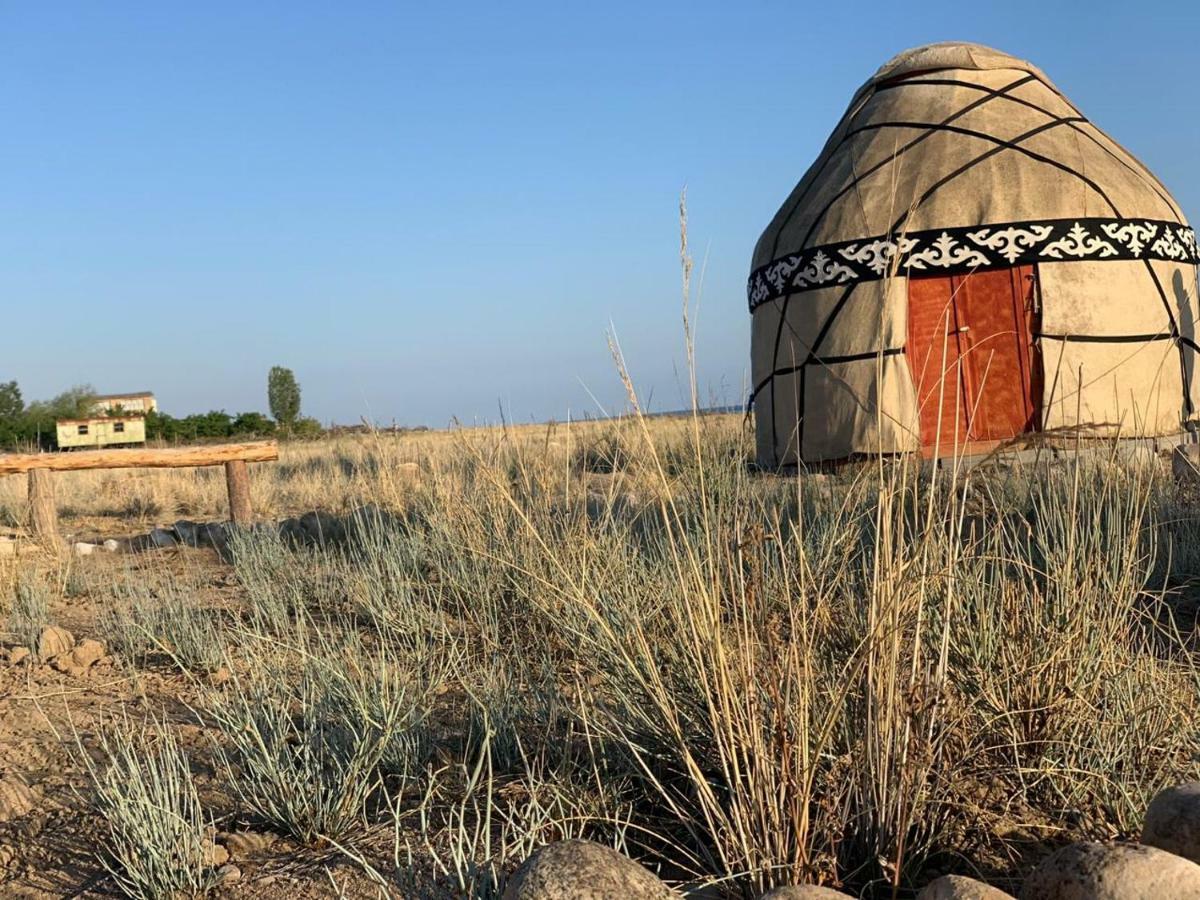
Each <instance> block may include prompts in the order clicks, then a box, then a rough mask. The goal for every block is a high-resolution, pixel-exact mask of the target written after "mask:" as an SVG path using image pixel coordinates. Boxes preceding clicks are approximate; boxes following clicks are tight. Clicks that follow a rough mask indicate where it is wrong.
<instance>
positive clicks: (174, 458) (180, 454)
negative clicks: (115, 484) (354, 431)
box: [0, 441, 279, 541]
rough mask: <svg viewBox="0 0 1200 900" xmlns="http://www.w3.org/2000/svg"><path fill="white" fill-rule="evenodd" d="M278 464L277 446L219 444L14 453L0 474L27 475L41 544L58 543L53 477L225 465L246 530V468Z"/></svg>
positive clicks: (235, 517) (233, 508) (0, 459)
mask: <svg viewBox="0 0 1200 900" xmlns="http://www.w3.org/2000/svg"><path fill="white" fill-rule="evenodd" d="M277 459H279V445H278V444H277V443H275V441H254V442H252V443H248V444H219V445H215V446H212V447H177V448H175V447H173V448H170V449H166V450H155V449H144V448H138V449H127V450H126V449H121V450H82V451H78V452H74V453H16V454H6V455H0V475H20V474H22V473H26V472H27V473H28V474H29V507H30V518H31V521H32V525H33V531H34V533H35V534H36V535H37V536H38V537H39V538H41V539H43V540H54V541H57V539H58V510H57V508H56V506H55V503H54V481H53V476H52V475H51V473H52V472H78V471H82V470H84V469H141V468H149V469H163V468H169V469H176V468H196V467H200V466H220V465H224V466H225V483H226V487H227V488H228V491H229V518H230V520H231V521H232V522H233V523H234V524H235V525H249V524H250V522H251V521H252V520H253V518H254V511H253V508H252V507H251V505H250V472H249V469H247V467H246V463H251V462H273V461H274V460H277Z"/></svg>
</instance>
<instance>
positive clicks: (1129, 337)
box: [1032, 331, 1175, 344]
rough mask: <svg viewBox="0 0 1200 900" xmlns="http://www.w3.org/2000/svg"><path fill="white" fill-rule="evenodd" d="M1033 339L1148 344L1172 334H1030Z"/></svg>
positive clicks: (1166, 339) (1166, 338)
mask: <svg viewBox="0 0 1200 900" xmlns="http://www.w3.org/2000/svg"><path fill="white" fill-rule="evenodd" d="M1032 337H1033V339H1034V340H1035V341H1063V342H1064V343H1079V344H1149V343H1151V342H1153V341H1172V340H1175V338H1174V336H1173V335H1171V334H1169V333H1168V332H1166V331H1160V332H1157V333H1156V334H1046V333H1045V332H1038V333H1036V334H1034V335H1032Z"/></svg>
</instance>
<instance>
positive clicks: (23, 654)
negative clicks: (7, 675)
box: [8, 647, 30, 666]
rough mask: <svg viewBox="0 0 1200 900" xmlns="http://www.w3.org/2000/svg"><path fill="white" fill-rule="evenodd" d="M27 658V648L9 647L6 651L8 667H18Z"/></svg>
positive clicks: (28, 654)
mask: <svg viewBox="0 0 1200 900" xmlns="http://www.w3.org/2000/svg"><path fill="white" fill-rule="evenodd" d="M29 656H30V653H29V648H28V647H10V648H9V650H8V664H9V665H10V666H19V665H20V664H21V663H23V662H25V660H27V659H29Z"/></svg>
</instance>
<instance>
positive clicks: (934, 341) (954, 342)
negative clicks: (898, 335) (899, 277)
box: [908, 278, 967, 452]
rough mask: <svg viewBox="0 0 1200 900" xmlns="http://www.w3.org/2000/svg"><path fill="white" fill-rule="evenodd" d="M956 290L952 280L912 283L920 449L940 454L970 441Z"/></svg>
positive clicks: (911, 338)
mask: <svg viewBox="0 0 1200 900" xmlns="http://www.w3.org/2000/svg"><path fill="white" fill-rule="evenodd" d="M958 327H959V326H958V320H957V309H956V303H955V298H954V286H953V285H952V284H951V280H950V279H949V278H910V279H909V280H908V362H909V365H910V366H911V367H912V376H913V383H914V384H915V385H916V387H917V405H918V409H919V410H920V421H921V446H922V447H934V446H935V445H936V446H937V448H938V450H939V452H940V451H941V450H942V449H943V448H946V449H950V450H952V448H953V447H954V446H955V445H956V444H961V443H963V442H964V441H965V440H966V439H967V416H966V408H967V407H966V395H965V392H964V390H963V381H962V366H961V362H960V356H961V352H960V345H959V335H958Z"/></svg>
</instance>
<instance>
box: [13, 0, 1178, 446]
mask: <svg viewBox="0 0 1200 900" xmlns="http://www.w3.org/2000/svg"><path fill="white" fill-rule="evenodd" d="M1198 36H1200V4H1197V3H1194V2H1187V3H1185V2H1172V0H1167V2H1160V3H1156V4H1147V3H1140V4H1139V3H1128V2H1125V3H1106V2H1093V3H1070V2H1068V3H1052V2H1045V0H1043V2H1039V3H1023V2H1009V3H1004V4H991V3H989V4H979V3H971V4H968V3H961V2H955V3H919V2H916V3H909V4H902V5H897V4H895V3H892V2H888V3H869V2H859V3H852V4H833V3H822V4H800V3H753V2H748V3H737V4H734V3H728V4H717V3H704V2H692V3H682V2H679V3H657V4H656V3H645V2H643V3H625V2H609V3H603V4H594V3H593V4H581V3H570V2H557V3H544V4H540V3H539V4H534V3H512V4H504V5H501V4H482V3H471V4H456V5H450V4H427V3H370V2H341V3H305V2H297V0H289V2H278V3H271V2H255V3H244V2H215V0H209V2H205V3H191V4H185V3H162V2H155V3H150V2H146V3H135V2H119V0H114V2H107V3H94V2H58V3H36V2H0V111H2V116H3V117H2V122H3V126H2V131H0V173H2V174H0V248H2V249H0V298H2V300H0V302H2V303H3V304H4V309H5V327H4V329H3V331H2V332H0V335H2V337H0V347H2V348H3V359H2V362H0V379H3V380H7V379H9V378H16V379H17V380H18V381H19V382H20V383H21V385H22V388H23V390H24V392H25V395H26V398H27V399H33V398H41V397H46V396H49V395H51V394H54V393H57V392H58V391H59V390H61V389H63V388H65V387H67V386H69V385H71V384H75V383H80V382H91V383H92V384H94V385H95V386H96V387H97V388H98V389H100V390H102V391H106V392H108V391H119V390H126V389H144V388H149V389H152V390H154V391H156V392H157V393H158V395H159V397H160V400H161V402H162V403H163V405H164V407H165V408H166V409H167V410H168V411H171V412H173V413H176V414H186V413H190V412H198V411H205V410H208V409H214V408H217V409H219V408H224V409H226V410H229V411H235V410H243V409H265V407H266V397H265V385H266V373H267V369H268V368H269V367H270V366H271V365H274V364H282V365H287V366H290V367H291V368H293V369H294V370H295V371H296V374H297V377H298V378H299V380H300V382H301V384H302V386H303V392H304V393H303V396H304V407H305V412H307V413H309V414H311V415H315V416H317V417H319V418H320V419H322V420H325V421H329V420H337V421H340V422H352V421H355V420H357V419H358V418H359V417H362V416H367V417H370V418H372V419H375V420H379V421H384V422H387V421H391V420H393V419H394V420H396V421H398V422H401V423H410V424H417V423H424V424H429V425H434V426H438V425H444V424H446V423H447V422H448V421H449V420H450V419H451V417H453V416H456V417H458V418H459V419H461V420H464V421H468V422H469V421H474V420H495V418H496V417H497V414H498V413H497V411H498V409H499V407H500V405H503V407H504V409H505V410H506V413H507V414H508V415H509V416H511V417H512V418H513V419H516V420H518V421H521V420H525V421H528V420H530V419H539V420H540V419H545V418H549V417H557V418H559V419H562V418H563V417H565V416H566V415H567V414H568V412H570V413H572V414H573V415H579V414H581V413H583V412H592V413H595V412H596V411H597V402H599V403H600V404H601V405H603V406H604V407H606V408H608V407H620V405H621V402H622V401H621V396H622V391H621V388H620V385H619V382H618V380H617V377H616V374H615V372H614V370H613V365H612V362H611V360H610V357H609V354H608V349H607V346H606V342H605V333H606V331H607V329H608V328H609V327H610V323H611V325H612V327H613V328H614V329H615V331H616V334H617V336H618V338H619V339H620V341H621V344H622V347H623V349H624V351H625V355H626V357H627V359H628V362H629V364H630V367H631V369H632V372H633V374H634V377H635V379H636V382H637V384H638V386H639V388H640V389H641V390H642V392H643V393H644V394H651V393H652V398H653V399H652V405H653V406H654V407H655V408H657V409H670V408H676V407H678V406H680V405H681V402H682V397H683V390H682V387H681V384H682V382H683V365H684V356H683V340H682V328H681V325H680V299H679V266H678V257H677V251H678V227H677V211H676V204H677V199H678V194H679V191H680V189H681V188H682V187H683V186H684V185H685V184H686V185H687V188H688V197H689V206H690V214H691V241H692V247H693V251H694V255H695V256H696V260H697V270H699V269H700V267H701V263H702V262H704V261H705V260H707V263H706V266H705V278H704V286H703V295H702V298H701V305H700V312H699V326H698V356H699V371H700V381H701V388H702V390H703V391H704V392H705V394H706V395H709V396H712V397H714V398H715V399H716V400H718V401H719V402H728V403H736V402H739V401H740V400H741V399H742V395H743V390H744V383H745V381H746V378H747V374H746V373H747V368H748V358H749V316H748V314H747V312H746V307H745V296H744V289H743V285H744V281H745V277H746V274H747V269H748V266H749V260H750V253H751V250H752V248H753V245H754V241H755V240H756V238H757V237H758V234H759V232H760V231H761V229H762V228H763V227H764V226H765V225H766V223H767V222H768V220H769V219H770V217H771V215H772V214H773V213H774V211H775V209H776V208H777V207H778V206H779V204H780V203H781V202H782V201H783V199H784V198H785V197H786V195H787V193H788V192H789V190H790V189H791V187H792V186H793V184H794V183H795V182H796V181H797V180H798V179H799V178H800V176H801V175H802V174H803V172H804V170H805V168H806V167H807V166H808V164H809V163H810V162H811V160H812V158H813V157H814V155H815V154H816V153H817V151H818V150H819V148H820V146H821V144H822V143H823V142H824V140H825V138H826V137H827V135H828V133H829V131H830V130H831V129H832V128H833V126H834V124H835V123H836V121H837V119H838V117H839V116H840V114H841V113H842V111H843V109H844V107H845V105H846V103H847V102H848V101H849V99H850V95H851V94H852V92H853V91H854V89H855V88H856V87H858V85H859V84H861V82H862V81H864V80H865V79H866V78H867V77H868V76H869V75H870V74H871V73H872V72H873V71H874V70H875V68H876V67H878V66H879V65H880V64H881V63H882V62H883V61H884V60H886V59H887V58H888V57H890V56H892V55H893V54H895V53H896V52H898V51H900V50H903V49H905V48H906V47H910V46H915V45H918V44H923V43H928V42H931V41H937V40H973V41H978V42H981V43H985V44H990V45H992V46H996V47H999V48H1000V49H1003V50H1006V51H1007V52H1010V53H1013V54H1015V55H1018V56H1023V57H1026V58H1029V59H1031V60H1033V61H1034V62H1035V63H1037V64H1038V65H1040V66H1041V67H1042V68H1043V69H1044V70H1045V71H1046V72H1047V73H1048V74H1049V75H1050V77H1051V78H1053V79H1054V80H1055V81H1056V83H1057V84H1058V85H1059V87H1060V88H1062V89H1063V90H1064V91H1065V92H1066V93H1067V94H1068V95H1069V96H1070V97H1071V98H1072V100H1073V101H1074V102H1075V103H1076V104H1077V105H1079V106H1080V108H1081V109H1082V110H1083V111H1084V113H1085V114H1087V115H1088V116H1089V117H1090V118H1092V119H1093V121H1095V122H1097V123H1098V124H1099V125H1100V126H1101V127H1102V128H1104V129H1105V130H1107V131H1108V132H1109V133H1110V134H1112V135H1113V136H1114V137H1116V138H1117V140H1118V141H1120V142H1122V143H1123V144H1124V145H1125V146H1127V147H1128V148H1129V149H1131V150H1132V151H1133V152H1134V153H1135V154H1137V155H1138V156H1140V157H1141V158H1142V159H1143V160H1144V161H1145V162H1146V163H1147V164H1148V165H1149V166H1150V167H1151V168H1152V169H1153V170H1154V171H1155V172H1156V174H1158V175H1159V177H1160V178H1161V179H1162V180H1163V181H1164V182H1165V183H1166V184H1167V186H1168V187H1169V188H1170V189H1171V190H1172V191H1173V193H1174V194H1175V196H1176V197H1177V198H1178V200H1179V201H1180V202H1181V203H1182V205H1183V207H1184V209H1185V211H1186V212H1188V213H1189V214H1190V215H1191V216H1192V217H1193V218H1196V217H1200V116H1198V115H1197V94H1196V84H1197V79H1196V73H1195V54H1196V51H1197V38H1198Z"/></svg>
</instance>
